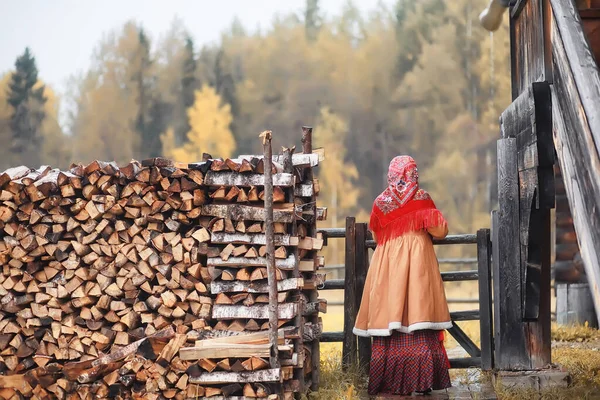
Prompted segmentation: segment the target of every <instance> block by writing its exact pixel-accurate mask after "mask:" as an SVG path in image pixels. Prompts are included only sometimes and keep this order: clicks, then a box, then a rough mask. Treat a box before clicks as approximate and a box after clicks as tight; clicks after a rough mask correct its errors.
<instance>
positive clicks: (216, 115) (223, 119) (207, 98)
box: [161, 85, 235, 162]
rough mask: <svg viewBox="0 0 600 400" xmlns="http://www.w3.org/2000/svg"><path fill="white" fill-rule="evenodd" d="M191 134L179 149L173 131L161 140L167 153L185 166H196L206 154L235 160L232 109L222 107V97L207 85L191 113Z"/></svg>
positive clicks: (225, 105) (200, 92)
mask: <svg viewBox="0 0 600 400" xmlns="http://www.w3.org/2000/svg"><path fill="white" fill-rule="evenodd" d="M188 117H189V122H190V127H191V130H190V131H189V132H188V134H187V139H188V142H186V143H185V144H184V145H183V146H181V147H175V145H174V140H175V135H174V133H173V130H172V129H170V130H168V131H167V132H166V133H164V134H163V135H162V136H161V141H162V143H163V153H164V154H165V155H166V156H167V157H171V158H173V159H175V160H177V161H181V162H194V161H200V160H201V159H202V153H208V154H210V155H212V156H213V157H222V158H227V157H231V156H232V154H233V151H234V150H235V139H234V137H233V134H232V133H231V129H230V126H231V121H232V116H231V109H230V106H229V104H222V102H221V97H220V96H219V95H218V94H217V92H216V91H215V89H214V88H212V87H210V86H207V85H204V86H202V88H201V89H200V90H197V91H196V100H195V102H194V105H193V106H192V107H190V108H189V109H188Z"/></svg>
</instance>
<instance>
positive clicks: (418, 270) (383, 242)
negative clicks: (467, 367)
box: [354, 156, 452, 395]
mask: <svg viewBox="0 0 600 400" xmlns="http://www.w3.org/2000/svg"><path fill="white" fill-rule="evenodd" d="M388 184H389V186H388V188H387V189H386V190H385V191H384V192H383V193H382V194H381V195H379V196H378V197H377V199H376V200H375V203H374V205H373V211H372V212H371V221H370V224H369V225H370V228H371V230H372V231H373V234H374V236H375V239H376V240H377V248H376V249H375V253H374V254H373V257H372V259H371V264H370V266H369V270H368V273H367V278H366V281H365V288H364V291H363V297H362V300H361V305H360V309H359V312H358V315H357V318H356V323H355V326H354V333H355V334H356V335H358V336H373V337H374V339H373V356H372V357H373V358H372V361H371V374H370V381H369V393H370V394H376V393H380V392H385V393H387V392H390V393H391V394H402V395H404V394H410V392H412V391H422V390H427V389H430V388H436V389H442V388H445V387H448V386H449V385H450V381H449V377H448V371H447V357H446V353H445V351H444V349H443V344H442V342H441V341H440V338H443V334H442V335H440V334H439V333H441V331H443V330H444V329H448V328H451V327H452V322H451V320H450V313H449V310H448V304H447V302H446V296H445V293H444V285H443V282H442V278H441V274H440V271H439V265H438V261H437V258H436V255H435V251H434V248H433V242H432V237H436V238H443V237H445V236H446V235H447V234H448V226H447V223H446V221H445V219H444V217H443V216H442V214H441V213H440V212H439V211H438V210H437V208H436V207H435V204H434V203H433V201H432V200H431V198H430V197H429V194H427V192H425V191H424V190H421V189H419V187H418V174H417V168H416V164H415V163H414V160H412V158H410V157H406V156H404V157H396V158H395V159H394V160H392V163H390V171H389V173H388ZM394 371H397V372H394ZM403 371H404V372H403ZM398 374H400V375H399V376H397V375H398ZM411 374H413V375H411Z"/></svg>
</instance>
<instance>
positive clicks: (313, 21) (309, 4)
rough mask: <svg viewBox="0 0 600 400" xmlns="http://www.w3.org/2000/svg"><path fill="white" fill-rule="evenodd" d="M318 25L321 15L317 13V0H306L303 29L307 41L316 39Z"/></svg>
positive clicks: (319, 25)
mask: <svg viewBox="0 0 600 400" xmlns="http://www.w3.org/2000/svg"><path fill="white" fill-rule="evenodd" d="M320 27H321V16H320V14H319V0H306V10H305V12H304V29H305V31H306V39H307V40H308V41H309V42H313V41H315V40H316V39H317V35H318V34H319V28H320Z"/></svg>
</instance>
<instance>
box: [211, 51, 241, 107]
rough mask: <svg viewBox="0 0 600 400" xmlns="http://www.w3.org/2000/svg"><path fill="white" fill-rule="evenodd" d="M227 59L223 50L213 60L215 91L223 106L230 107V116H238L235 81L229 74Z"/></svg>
mask: <svg viewBox="0 0 600 400" xmlns="http://www.w3.org/2000/svg"><path fill="white" fill-rule="evenodd" d="M229 65H230V63H229V59H227V57H226V55H225V52H224V51H223V49H220V50H219V52H218V53H217V57H216V60H215V71H214V76H215V89H216V90H217V93H218V94H219V96H220V97H221V99H222V100H223V102H224V103H225V104H229V106H230V107H231V114H232V115H233V116H234V117H235V116H236V115H238V105H237V101H236V96H235V81H234V79H233V76H232V74H231V72H230V70H231V68H229Z"/></svg>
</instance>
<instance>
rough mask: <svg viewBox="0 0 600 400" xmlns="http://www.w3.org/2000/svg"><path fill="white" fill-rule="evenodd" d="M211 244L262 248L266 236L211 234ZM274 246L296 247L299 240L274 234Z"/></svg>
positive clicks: (257, 234)
mask: <svg viewBox="0 0 600 400" xmlns="http://www.w3.org/2000/svg"><path fill="white" fill-rule="evenodd" d="M210 241H211V243H217V244H229V243H233V244H251V245H259V246H264V245H266V244H267V236H266V235H265V234H262V233H227V232H213V233H211V235H210ZM274 241H275V246H298V243H299V239H298V237H296V236H291V235H284V234H275V235H274Z"/></svg>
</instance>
